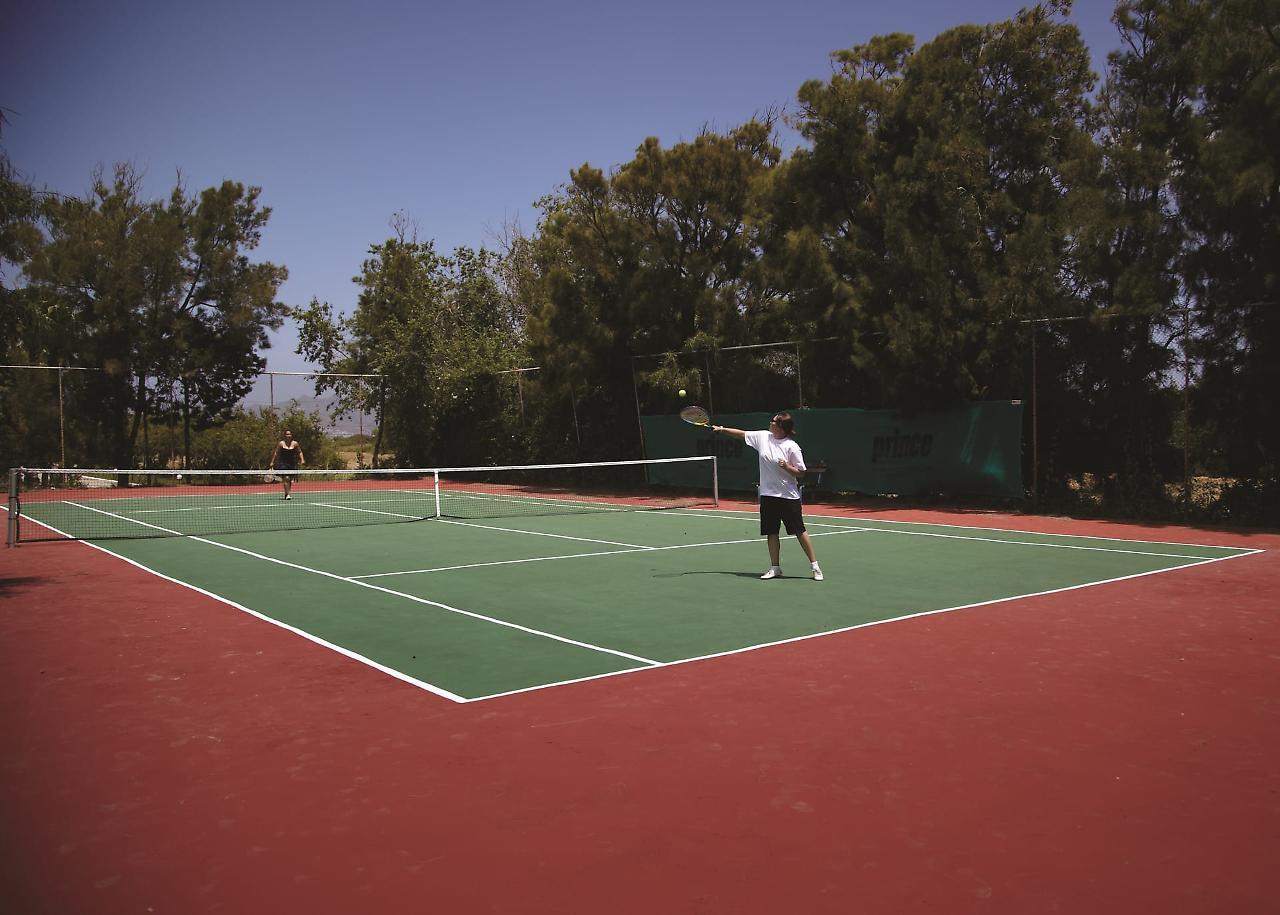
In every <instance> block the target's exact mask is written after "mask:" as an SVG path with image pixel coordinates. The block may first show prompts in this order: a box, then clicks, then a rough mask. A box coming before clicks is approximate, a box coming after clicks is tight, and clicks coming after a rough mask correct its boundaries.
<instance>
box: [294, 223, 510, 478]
mask: <svg viewBox="0 0 1280 915" xmlns="http://www.w3.org/2000/svg"><path fill="white" fill-rule="evenodd" d="M393 225H394V227H395V229H396V234H395V236H394V237H392V238H390V239H388V240H386V241H384V242H382V243H380V244H376V245H373V246H372V247H371V248H370V249H369V255H370V256H369V257H368V258H367V259H366V260H365V261H364V264H363V265H362V267H361V272H360V275H359V276H358V277H356V278H355V282H356V283H358V284H359V285H360V287H361V291H360V295H359V298H358V300H357V304H356V310H355V312H354V314H352V315H351V316H350V317H344V316H342V315H340V314H338V313H336V311H335V309H334V308H333V306H332V305H331V304H329V303H322V302H319V301H312V303H311V305H310V306H309V307H308V308H306V309H304V310H301V311H299V312H298V313H297V317H298V319H299V321H300V333H299V339H300V345H299V352H300V353H302V354H303V355H305V356H307V358H309V359H310V360H312V361H314V362H316V363H318V364H319V365H320V366H321V367H322V368H323V370H324V371H325V372H348V373H357V374H381V375H382V376H383V385H384V387H383V388H382V393H384V394H385V400H383V401H382V402H381V403H379V404H375V403H374V402H373V401H372V399H371V397H372V394H373V392H372V391H370V390H369V389H368V388H364V389H362V390H361V389H356V388H355V387H353V386H350V385H347V386H345V387H344V386H343V384H342V383H341V382H339V381H336V380H322V382H321V384H322V386H324V387H330V388H334V389H337V390H339V391H340V393H342V394H343V395H344V396H345V398H346V400H345V401H344V402H345V403H346V404H347V405H348V406H350V407H351V408H364V409H369V408H371V407H375V408H377V407H380V409H381V422H380V424H379V434H380V435H382V436H384V441H382V442H380V443H379V445H378V447H379V448H384V447H385V448H386V449H388V450H390V451H392V452H394V453H395V456H396V457H395V459H396V463H397V464H398V465H399V466H402V467H422V466H431V465H432V464H434V463H437V462H447V461H449V460H450V459H455V460H461V461H462V462H464V463H476V462H483V461H484V460H485V459H486V458H487V457H493V456H495V455H494V452H492V449H493V448H494V447H495V435H494V430H492V429H489V428H470V429H469V434H468V436H465V437H464V436H462V435H455V434H454V430H455V429H459V430H460V429H464V428H469V427H472V426H475V425H476V424H477V423H479V422H480V420H481V418H482V417H491V415H492V414H491V412H490V411H489V408H490V407H491V406H492V405H491V404H489V403H487V402H486V401H485V390H486V388H485V386H484V385H483V384H482V383H481V382H480V381H479V380H478V379H482V378H484V377H487V376H490V375H492V374H493V373H494V372H498V371H502V370H505V369H509V368H515V367H517V366H519V365H520V364H521V363H522V362H523V360H524V356H523V347H522V341H521V334H522V330H523V328H522V327H521V324H520V320H519V305H518V303H516V302H514V301H513V300H512V299H511V298H510V297H509V296H507V295H505V294H503V291H502V289H501V287H500V285H499V281H498V276H499V275H500V271H499V269H498V259H497V256H496V255H495V254H493V253H492V252H488V251H485V250H480V251H474V250H472V249H470V248H465V247H461V248H458V249H457V250H455V252H454V254H453V256H452V257H451V258H446V257H442V256H441V255H439V254H438V253H437V252H436V250H435V246H434V244H433V243H432V242H430V241H426V242H420V241H418V240H417V237H416V234H415V233H414V232H413V231H412V228H411V226H410V225H409V223H408V222H407V221H406V220H404V219H403V218H398V219H397V221H396V222H395V223H393ZM486 452H488V453H486Z"/></svg>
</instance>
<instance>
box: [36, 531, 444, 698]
mask: <svg viewBox="0 0 1280 915" xmlns="http://www.w3.org/2000/svg"><path fill="white" fill-rule="evenodd" d="M81 507H82V506H81ZM27 520H28V521H31V522H33V523H35V524H39V525H40V526H41V527H45V528H48V529H49V530H51V531H53V532H54V533H55V534H61V535H62V536H63V537H66V538H67V539H68V540H76V539H77V538H75V537H72V536H71V535H70V534H68V533H67V532H66V531H62V530H59V529H58V528H56V527H54V526H53V525H52V524H49V523H48V522H47V521H36V520H35V519H34V518H28V519H27ZM126 520H128V519H126ZM140 523H141V522H140ZM79 542H80V543H81V544H83V545H84V546H87V547H89V548H90V549H93V550H98V551H100V552H103V553H106V554H107V555H108V556H114V557H115V558H116V559H120V560H123V561H124V562H127V563H128V564H129V565H131V566H133V567H134V568H138V569H141V570H142V571H144V572H150V573H151V574H152V575H154V576H155V577H156V578H161V579H164V580H165V581H168V582H172V583H173V584H175V585H181V586H182V587H184V588H190V589H191V590H192V591H195V592H196V593H197V594H203V595H204V596H205V597H209V598H212V599H213V600H216V601H218V602H219V603H223V604H226V605H227V606H228V607H233V608H235V609H236V610H240V611H243V612H244V613H247V614H249V615H250V616H253V617H257V618H258V619H260V620H262V621H263V622H264V623H270V624H271V625H272V626H279V627H280V628H281V629H284V630H287V631H288V632H292V633H293V634H294V635H300V636H302V637H303V638H304V639H306V640H307V641H309V642H314V643H315V644H317V645H320V646H322V647H324V648H328V649H330V650H332V651H336V652H337V653H338V654H340V655H343V656H344V657H348V658H351V660H353V661H359V662H360V663H361V664H367V665H368V666H369V667H372V668H373V669H374V670H379V671H382V673H384V674H387V675H388V676H391V677H394V678H395V679H397V680H400V681H402V682H404V683H408V684H410V685H412V686H416V687H419V688H420V689H424V690H426V691H427V692H429V693H433V694H434V695H437V696H440V697H441V698H443V699H449V700H451V701H453V702H458V703H462V702H468V701H469V700H468V699H467V698H466V697H465V696H459V695H458V694H457V693H453V692H450V691H449V690H447V689H445V688H444V687H442V686H436V685H435V684H433V683H428V682H426V681H425V680H419V679H418V678H417V677H411V676H409V675H408V674H406V673H404V672H403V671H399V670H396V669H395V668H394V667H387V666H386V665H384V664H379V663H378V662H377V661H375V660H373V659H372V658H368V657H365V656H364V655H362V654H357V653H356V652H354V651H352V650H351V649H349V648H343V647H342V646H341V645H338V644H336V643H334V642H330V641H327V640H325V639H322V638H320V636H318V635H313V634H312V633H310V632H307V631H306V630H305V629H299V628H297V627H296V626H290V625H289V624H288V623H285V622H282V621H281V620H278V619H275V618H274V617H270V616H267V615H266V614H265V613H260V612H259V611H257V610H254V609H253V608H252V607H246V606H245V605H244V604H239V603H236V602H235V601H233V600H231V599H230V598H228V597H223V596H222V595H221V594H217V593H215V592H213V591H206V590H205V589H204V588H201V587H200V586H199V585H193V584H192V583H191V582H189V581H183V580H182V579H181V578H174V577H173V576H171V575H166V574H164V573H163V572H158V571H156V570H155V569H153V568H151V567H150V566H148V565H143V564H142V563H141V562H138V561H137V560H136V559H130V558H129V557H128V556H124V555H122V554H120V553H117V552H115V551H114V550H109V549H107V548H106V547H105V546H100V545H98V544H96V543H93V542H92V541H89V540H80V541H79ZM205 542H206V543H209V542H211V541H207V540H206V541H205ZM215 546H216V544H215Z"/></svg>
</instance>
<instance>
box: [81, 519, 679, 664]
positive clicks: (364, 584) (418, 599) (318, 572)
mask: <svg viewBox="0 0 1280 915" xmlns="http://www.w3.org/2000/svg"><path fill="white" fill-rule="evenodd" d="M67 504H68V505H74V506H75V507H76V508H83V509H85V510H86V511H91V512H97V513H98V514H100V515H107V516H109V517H112V518H119V519H120V520H121V521H129V522H131V523H133V524H141V525H142V526H144V527H150V528H153V529H155V530H158V531H163V532H165V533H166V534H174V535H176V536H179V537H183V538H184V539H186V540H194V541H196V542H198V543H207V544H208V545H210V546H216V547H218V548H219V549H223V550H231V551H232V552H233V553H242V554H243V555H245V556H252V557H253V558H254V559H261V560H262V561H264V562H273V563H276V564H277V565H282V566H287V567H289V568H291V569H297V570H298V571H300V572H309V573H311V574H312V575H320V576H323V577H324V578H331V579H333V580H334V581H345V582H346V583H347V584H352V585H355V586H356V587H359V588H368V589H370V590H372V591H380V592H382V593H383V594H390V595H392V596H393V597H403V598H404V599H405V600H410V601H413V602H414V603H418V604H426V605H428V606H431V607H438V608H440V609H441V610H447V611H449V612H450V613H457V614H460V615H462V616H469V617H471V618H472V619H478V620H482V621H484V622H486V623H493V624H495V625H497V626H505V627H507V628H508V629H516V630H519V631H520V632H525V633H528V634H529V635H536V636H541V637H542V638H546V639H552V640H554V641H557V642H564V643H565V644H567V645H576V646H577V647H579V648H586V649H588V650H590V651H598V652H601V653H603V654H611V655H615V656H617V657H620V658H626V659H627V660H629V661H639V662H640V663H641V664H647V665H654V664H658V663H660V662H658V661H654V660H652V659H650V658H642V657H640V656H639V655H634V654H628V653H627V652H625V651H618V650H617V649H615V648H605V647H603V646H601V645H592V644H591V643H590V642H580V641H578V640H577V639H571V638H568V637H566V636H563V635H556V634H555V633H554V632H545V631H543V630H541V629H534V628H532V627H530V626H521V625H520V624H519V623H511V622H508V621H507V620H500V619H498V618H497V617H492V616H485V615H484V614H483V613H475V612H473V611H471V610H463V609H461V608H460V607H451V606H449V605H448V604H443V603H441V602H440V601H435V600H428V599H427V598H425V597H418V596H416V595H413V594H405V593H404V592H403V591H393V590H392V589H390V588H384V587H382V586H381V585H371V584H369V583H368V582H364V581H356V580H355V579H353V578H346V577H344V576H342V575H338V574H336V573H334V572H326V571H324V570H323V569H312V568H309V567H308V566H304V565H299V564H298V563H296V562H288V561H286V560H284V559H276V558H275V557H274V556H266V555H263V554H262V553H255V552H254V551H253V550H246V549H244V548H242V547H238V546H232V545H231V544H229V543H219V542H218V541H216V540H208V539H206V538H204V537H191V536H186V535H183V534H182V533H181V532H179V531H171V530H169V529H168V528H164V527H160V526H159V525H157V524H150V523H148V522H146V521H138V520H136V519H133V518H126V517H124V516H123V515H117V514H114V513H112V512H108V511H103V510H102V509H99V508H91V507H90V506H88V505H84V504H82V503H79V502H68V503H67Z"/></svg>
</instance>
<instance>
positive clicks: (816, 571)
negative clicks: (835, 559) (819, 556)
mask: <svg viewBox="0 0 1280 915" xmlns="http://www.w3.org/2000/svg"><path fill="white" fill-rule="evenodd" d="M813 580H814V581H822V570H821V569H814V570H813Z"/></svg>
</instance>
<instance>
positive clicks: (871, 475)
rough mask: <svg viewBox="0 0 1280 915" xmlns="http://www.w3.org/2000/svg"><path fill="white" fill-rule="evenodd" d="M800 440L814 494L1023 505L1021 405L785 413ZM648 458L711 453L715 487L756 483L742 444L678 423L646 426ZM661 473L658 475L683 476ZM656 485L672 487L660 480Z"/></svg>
mask: <svg viewBox="0 0 1280 915" xmlns="http://www.w3.org/2000/svg"><path fill="white" fill-rule="evenodd" d="M789 412H790V413H791V415H792V417H794V419H795V422H796V434H795V438H796V441H797V442H798V443H799V444H800V447H801V449H802V450H803V451H804V458H805V463H806V464H807V465H808V466H809V467H810V468H811V469H813V468H815V467H817V466H821V465H825V466H826V470H824V471H823V472H822V476H821V479H820V480H819V479H817V476H816V474H811V475H810V477H809V480H808V484H809V485H810V486H815V485H816V486H817V487H818V488H820V489H823V490H830V491H836V492H860V493H866V494H869V495H904V496H918V495H925V494H934V493H942V494H952V495H984V496H995V497H1000V498H1013V499H1020V498H1022V497H1023V495H1024V493H1023V489H1022V445H1021V442H1022V403H1021V402H1020V401H996V402H984V403H975V404H969V405H968V406H966V407H962V408H960V409H956V410H951V411H948V412H945V413H927V414H917V415H914V416H910V417H908V416H904V415H903V414H901V413H897V412H894V411H890V410H857V409H852V408H839V409H824V410H791V411H789ZM771 416H772V414H770V413H726V414H723V415H718V414H713V415H712V422H714V423H715V424H716V425H720V426H733V427H736V428H739V429H767V428H768V427H769V419H770V417H771ZM641 422H642V425H643V429H644V443H645V452H646V457H649V458H661V457H683V456H686V455H708V454H714V455H715V456H716V457H717V458H718V459H719V461H718V465H719V476H720V488H721V489H722V490H725V491H733V490H742V491H750V490H753V489H754V488H755V484H756V481H757V479H758V477H759V469H758V464H757V455H756V452H755V451H754V450H752V449H751V448H750V447H749V446H747V445H746V444H745V443H744V442H741V441H738V440H737V439H734V438H731V437H729V436H725V435H714V436H713V435H712V433H711V432H710V431H709V430H707V429H702V428H698V427H696V426H691V425H689V424H688V423H684V422H681V421H680V419H679V418H678V417H676V416H645V417H642V420H641ZM683 472H685V471H684V470H683V469H681V468H680V467H679V466H659V467H656V468H654V469H653V471H652V473H654V474H658V475H661V474H679V473H683ZM654 482H663V483H669V484H673V485H674V484H678V483H679V482H680V480H678V479H674V478H673V479H667V478H666V477H661V476H659V478H656V479H654Z"/></svg>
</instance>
